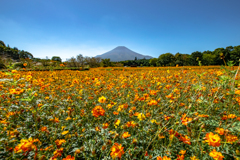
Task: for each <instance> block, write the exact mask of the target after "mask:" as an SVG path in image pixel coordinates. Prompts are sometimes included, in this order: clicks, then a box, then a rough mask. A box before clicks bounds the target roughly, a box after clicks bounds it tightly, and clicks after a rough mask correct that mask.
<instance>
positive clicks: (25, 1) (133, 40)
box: [0, 0, 240, 60]
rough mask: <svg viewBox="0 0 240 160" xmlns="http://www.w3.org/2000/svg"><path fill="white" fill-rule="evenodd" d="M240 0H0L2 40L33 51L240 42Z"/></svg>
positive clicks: (64, 54)
mask: <svg viewBox="0 0 240 160" xmlns="http://www.w3.org/2000/svg"><path fill="white" fill-rule="evenodd" d="M239 6H240V0H1V9H0V40H2V41H4V42H5V43H6V44H9V45H10V47H18V49H21V50H26V51H29V52H30V53H32V54H33V55H34V57H39V58H45V57H46V56H48V58H51V57H52V56H60V57H61V58H62V59H63V60H65V59H66V58H71V57H73V56H74V57H75V56H76V55H78V54H82V55H84V56H89V57H92V56H96V55H100V54H103V53H105V52H108V51H110V50H112V49H113V48H115V47H117V46H126V47H128V48H129V49H131V50H133V51H135V52H138V53H140V54H143V55H150V56H153V57H158V56H159V55H161V54H163V53H167V52H170V53H173V54H175V53H177V52H180V53H187V54H191V53H192V52H194V51H205V50H214V49H216V48H219V47H227V46H230V45H232V46H236V45H240V30H239V28H240V20H239V19H240V10H239Z"/></svg>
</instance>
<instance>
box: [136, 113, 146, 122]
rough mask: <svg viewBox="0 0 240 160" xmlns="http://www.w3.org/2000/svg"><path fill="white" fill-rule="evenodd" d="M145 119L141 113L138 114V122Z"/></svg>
mask: <svg viewBox="0 0 240 160" xmlns="http://www.w3.org/2000/svg"><path fill="white" fill-rule="evenodd" d="M145 118H146V117H145V115H144V114H143V113H139V114H138V119H139V120H140V121H142V120H144V119H145Z"/></svg>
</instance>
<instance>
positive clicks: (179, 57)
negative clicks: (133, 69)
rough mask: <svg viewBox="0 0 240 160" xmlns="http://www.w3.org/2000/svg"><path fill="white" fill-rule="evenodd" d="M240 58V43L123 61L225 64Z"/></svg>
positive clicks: (159, 63)
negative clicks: (211, 49)
mask: <svg viewBox="0 0 240 160" xmlns="http://www.w3.org/2000/svg"><path fill="white" fill-rule="evenodd" d="M239 59H240V45H238V46H234V47H233V46H228V47H226V48H217V49H215V50H214V51H209V50H208V51H204V52H199V51H196V52H193V53H191V54H181V53H176V54H175V55H173V54H172V53H165V54H161V55H160V56H159V57H158V58H152V59H136V58H135V60H128V61H121V62H120V63H122V64H123V65H124V66H134V65H137V66H176V65H179V66H197V65H199V64H201V65H205V66H208V65H224V64H225V62H229V61H232V62H233V63H234V64H235V65H238V62H239Z"/></svg>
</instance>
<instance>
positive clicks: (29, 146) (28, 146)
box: [14, 138, 39, 153]
mask: <svg viewBox="0 0 240 160" xmlns="http://www.w3.org/2000/svg"><path fill="white" fill-rule="evenodd" d="M34 142H39V140H38V139H32V138H29V139H21V141H20V144H18V145H17V146H16V147H15V149H14V152H15V153H20V152H22V151H23V152H28V151H31V150H36V149H37V147H36V146H35V145H34Z"/></svg>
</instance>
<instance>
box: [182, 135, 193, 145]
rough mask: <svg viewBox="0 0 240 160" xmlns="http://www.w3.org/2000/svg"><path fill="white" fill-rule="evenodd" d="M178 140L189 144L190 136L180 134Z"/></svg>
mask: <svg viewBox="0 0 240 160" xmlns="http://www.w3.org/2000/svg"><path fill="white" fill-rule="evenodd" d="M179 140H180V141H182V142H183V143H185V144H188V145H191V142H190V138H189V137H188V136H182V135H181V136H180V138H179Z"/></svg>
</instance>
